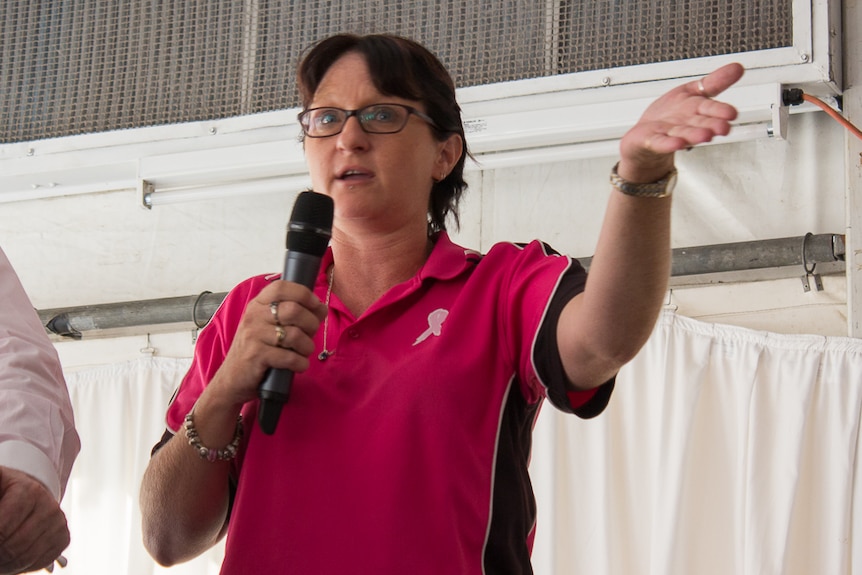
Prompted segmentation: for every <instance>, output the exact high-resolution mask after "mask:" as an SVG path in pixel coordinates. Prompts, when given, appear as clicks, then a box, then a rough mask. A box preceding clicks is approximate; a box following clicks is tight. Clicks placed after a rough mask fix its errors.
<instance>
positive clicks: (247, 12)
mask: <svg viewBox="0 0 862 575" xmlns="http://www.w3.org/2000/svg"><path fill="white" fill-rule="evenodd" d="M791 2H792V0H732V1H730V2H727V1H725V0H648V1H638V0H596V1H589V2H587V1H583V0H582V1H577V0H469V1H461V2H455V1H451V0H350V1H347V0H342V1H338V0H315V1H298V0H232V1H227V2H226V1H224V0H122V1H117V0H73V1H69V0H38V1H34V0H3V2H2V3H0V30H2V39H0V62H2V67H0V122H2V126H0V130H2V134H0V142H4V143H9V142H19V141H29V140H38V139H44V138H52V137H58V136H66V135H73V134H82V133H93V132H102V131H107V130H116V129H124V128H134V127H143V126H152V125H161V124H172V123H178V122H189V121H197V120H213V119H218V118H226V117H232V116H240V115H245V114H252V113H258V112H265V111H271V110H278V109H285V108H291V107H295V106H297V105H298V96H297V92H296V86H295V82H294V78H293V74H294V69H295V66H296V63H297V61H298V60H299V58H300V56H301V55H302V53H303V51H304V50H305V49H306V48H307V47H308V45H309V44H311V43H312V42H314V41H315V40H318V39H320V38H323V37H325V36H327V35H330V34H333V33H336V32H345V31H346V32H358V33H372V32H392V33H396V34H401V35H404V36H408V37H411V38H414V39H416V40H418V41H420V42H422V43H423V44H425V45H426V46H428V47H429V48H430V49H431V50H432V51H434V52H435V53H436V54H437V55H438V56H439V57H440V59H441V60H442V61H443V62H444V63H445V64H446V65H447V66H448V68H449V70H450V71H451V73H452V75H453V77H454V78H455V81H456V83H457V85H459V86H473V85H479V84H489V83H496V82H504V81H509V80H517V79H525V78H538V77H543V76H552V75H556V74H566V73H573V72H579V71H585V70H594V69H600V68H613V67H619V66H628V65H634V64H647V63H654V62H666V61H672V60H679V59H686V58H696V57H702V56H712V55H718V54H727V53H734V52H746V51H755V50H763V49H768V48H777V47H784V46H790V45H792V40H793V38H792V10H791Z"/></svg>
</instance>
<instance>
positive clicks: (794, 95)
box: [781, 88, 804, 106]
mask: <svg viewBox="0 0 862 575" xmlns="http://www.w3.org/2000/svg"><path fill="white" fill-rule="evenodd" d="M802 96H803V93H802V90H801V89H800V88H786V89H784V90H782V92H781V103H782V104H784V105H785V106H798V105H799V104H801V103H802V102H803V101H804V99H803V97H802Z"/></svg>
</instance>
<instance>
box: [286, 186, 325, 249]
mask: <svg viewBox="0 0 862 575" xmlns="http://www.w3.org/2000/svg"><path fill="white" fill-rule="evenodd" d="M334 211H335V206H334V204H333V202H332V198H330V197H329V196H326V195H324V194H318V193H317V192H312V191H306V192H301V193H300V194H299V195H298V196H297V198H296V202H295V203H294V204H293V211H292V212H291V214H290V221H289V222H288V225H287V249H289V250H294V251H297V252H302V253H305V254H309V255H313V256H322V255H323V254H324V252H325V251H326V246H327V245H329V238H330V237H332V217H333V212H334Z"/></svg>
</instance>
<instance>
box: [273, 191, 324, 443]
mask: <svg viewBox="0 0 862 575" xmlns="http://www.w3.org/2000/svg"><path fill="white" fill-rule="evenodd" d="M333 211H334V206H333V203H332V198H330V197H329V196H325V195H323V194H318V193H316V192H312V191H306V192H302V193H300V194H299V196H297V199H296V202H295V203H294V205H293V211H292V212H291V214H290V221H289V222H288V225H287V252H286V253H285V257H284V273H283V274H282V279H283V280H286V281H290V282H294V283H298V284H302V285H304V286H305V287H307V288H308V289H313V288H314V282H315V280H316V279H317V274H318V273H320V261H321V258H322V257H323V254H324V253H325V252H326V246H327V245H329V239H330V237H332V218H333ZM273 315H276V313H275V311H274V312H273ZM276 327H277V332H278V333H279V334H283V333H284V331H283V330H281V331H278V330H279V329H280V326H276ZM282 337H283V336H282ZM292 384H293V372H292V371H290V370H288V369H277V368H272V369H269V370H268V371H267V373H266V375H265V376H264V379H263V382H261V384H260V387H259V388H258V396H259V397H260V407H259V408H258V418H257V419H258V423H259V424H260V428H261V430H263V432H264V433H266V434H267V435H272V434H273V433H274V432H275V428H276V426H277V425H278V419H279V417H280V415H281V408H282V406H283V405H284V404H285V403H286V402H287V400H288V398H289V397H290V389H291V386H292Z"/></svg>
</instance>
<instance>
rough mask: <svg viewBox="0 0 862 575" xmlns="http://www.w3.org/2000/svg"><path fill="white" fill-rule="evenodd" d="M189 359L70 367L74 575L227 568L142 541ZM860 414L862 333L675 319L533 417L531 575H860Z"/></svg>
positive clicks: (190, 574)
mask: <svg viewBox="0 0 862 575" xmlns="http://www.w3.org/2000/svg"><path fill="white" fill-rule="evenodd" d="M188 364H189V360H187V359H168V358H160V357H143V358H141V359H138V360H134V361H129V362H126V363H122V364H118V365H112V366H105V367H96V368H86V369H81V370H77V371H73V372H69V373H67V379H68V383H69V388H70V391H71V395H72V401H73V405H74V407H75V414H76V423H77V426H78V429H79V432H80V434H81V440H82V444H83V448H82V450H81V455H80V456H79V458H78V461H77V462H76V464H75V467H74V469H73V472H72V478H71V480H70V484H69V487H68V490H67V494H66V498H65V500H64V502H63V506H64V509H65V510H66V513H67V515H68V517H69V524H70V529H71V532H72V544H71V546H70V548H69V549H68V551H67V553H66V555H67V557H68V558H69V566H68V567H67V568H66V569H65V570H64V571H63V572H64V573H65V575H85V574H86V575H117V574H122V575H151V574H157V573H171V574H174V573H176V574H184V575H215V574H216V573H217V572H218V566H219V564H220V559H221V556H222V554H223V547H221V546H219V547H218V548H216V549H214V550H212V551H210V552H208V553H207V554H206V555H205V556H202V557H200V558H198V559H195V560H194V561H191V562H189V563H186V564H183V565H180V566H177V567H174V568H172V569H168V570H165V569H162V568H159V567H158V566H155V565H154V563H153V561H152V560H151V559H150V557H149V556H148V555H147V553H146V551H144V549H143V546H142V544H141V533H140V511H139V508H138V489H139V485H140V479H141V475H142V474H143V470H144V468H145V466H146V463H147V460H148V458H149V451H150V449H151V447H152V445H153V443H154V442H155V441H156V440H157V439H158V438H159V437H160V436H161V433H162V431H163V430H164V409H165V406H166V405H167V402H168V400H169V399H170V396H171V394H172V393H173V390H174V388H175V386H176V385H177V382H178V381H179V379H180V378H181V377H182V375H183V374H184V373H185V371H186V369H187V367H188ZM861 406H862V340H859V339H851V338H829V337H821V336H807V335H806V336H793V335H778V334H773V333H766V332H758V331H753V330H749V329H744V328H737V327H731V326H725V325H715V324H708V323H703V322H699V321H696V320H692V319H688V318H685V317H682V316H678V315H676V314H675V313H673V312H665V313H664V314H663V315H662V316H661V318H660V320H659V322H658V324H657V326H656V329H655V332H654V333H653V335H652V337H651V339H650V340H649V342H648V343H647V345H646V346H645V347H644V349H643V351H642V352H641V353H640V354H639V355H638V357H637V358H636V359H635V360H634V361H633V362H632V363H631V364H629V365H628V366H626V367H625V369H624V370H623V371H622V372H621V373H620V375H619V378H618V383H617V389H616V391H615V392H614V396H613V398H612V400H611V404H610V406H609V407H608V409H607V411H606V412H605V413H603V414H602V415H601V416H599V417H598V418H596V419H593V420H589V421H582V420H578V419H577V418H574V417H571V416H564V415H561V414H559V413H557V412H556V411H555V410H554V409H553V408H551V407H546V408H545V409H544V412H543V413H542V415H541V417H540V418H539V423H538V424H537V427H536V433H535V438H534V454H533V462H532V465H531V473H532V475H533V478H534V483H535V488H536V496H537V499H538V503H539V525H538V532H537V537H536V545H535V549H534V553H533V559H534V565H535V571H536V573H537V574H538V575H572V574H579V573H583V574H590V575H594V574H597V575H641V574H645V575H690V574H692V573H697V574H698V575H711V574H716V575H718V574H720V575H728V574H733V575H755V574H756V575H772V574H781V575H796V574H799V575H802V574H805V575H811V574H818V575H820V574H826V575H839V574H849V573H862V501H860V500H862V497H857V495H862V489H860V487H862V481H860V479H859V478H858V477H857V473H856V467H857V461H859V459H860V458H859V457H858V454H859V442H858V431H859V421H860V407H861ZM394 551H396V552H397V550H394Z"/></svg>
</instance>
